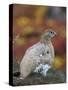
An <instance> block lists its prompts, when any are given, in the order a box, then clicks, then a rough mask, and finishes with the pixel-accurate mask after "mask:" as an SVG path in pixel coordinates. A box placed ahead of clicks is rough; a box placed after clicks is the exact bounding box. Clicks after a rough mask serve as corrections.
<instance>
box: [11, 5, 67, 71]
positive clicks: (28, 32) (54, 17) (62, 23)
mask: <svg viewBox="0 0 68 90" xmlns="http://www.w3.org/2000/svg"><path fill="white" fill-rule="evenodd" d="M48 28H51V29H53V30H54V31H56V32H57V36H56V37H55V38H54V39H53V40H52V43H53V46H54V49H55V61H54V62H53V67H54V68H55V69H59V70H63V71H65V70H66V8H65V7H56V6H55V7H54V6H53V7H52V6H35V5H13V58H14V60H15V62H16V63H19V62H20V60H21V59H22V57H23V55H24V53H25V51H26V50H27V48H28V47H30V46H32V45H33V44H35V43H37V42H38V41H39V40H40V36H41V34H42V33H43V32H44V31H45V30H46V29H48Z"/></svg>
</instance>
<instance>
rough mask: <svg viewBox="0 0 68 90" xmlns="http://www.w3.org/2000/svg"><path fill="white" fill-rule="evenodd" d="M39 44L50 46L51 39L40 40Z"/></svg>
mask: <svg viewBox="0 0 68 90" xmlns="http://www.w3.org/2000/svg"><path fill="white" fill-rule="evenodd" d="M40 42H41V43H44V44H46V43H47V44H50V43H51V38H47V39H41V40H40Z"/></svg>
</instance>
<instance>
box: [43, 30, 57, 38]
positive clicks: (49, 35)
mask: <svg viewBox="0 0 68 90" xmlns="http://www.w3.org/2000/svg"><path fill="white" fill-rule="evenodd" d="M55 35H56V32H55V31H53V30H50V29H49V30H47V31H46V32H45V33H44V34H42V39H44V40H49V39H51V38H53V37H54V36H55Z"/></svg>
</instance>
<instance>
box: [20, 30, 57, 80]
mask: <svg viewBox="0 0 68 90" xmlns="http://www.w3.org/2000/svg"><path fill="white" fill-rule="evenodd" d="M55 35H56V32H55V31H52V30H51V29H48V30H47V31H46V32H45V33H44V34H42V35H41V39H40V41H39V42H38V43H36V44H34V45H33V46H31V47H29V48H28V49H27V50H26V52H25V55H24V57H23V58H22V60H21V63H20V73H21V75H20V77H21V79H24V78H26V77H27V76H28V75H29V74H30V73H31V72H33V71H34V70H35V69H36V68H37V67H38V66H39V65H40V64H42V65H46V64H48V65H49V66H51V64H52V61H53V60H54V47H53V45H52V42H51V38H53V37H54V36H55Z"/></svg>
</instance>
